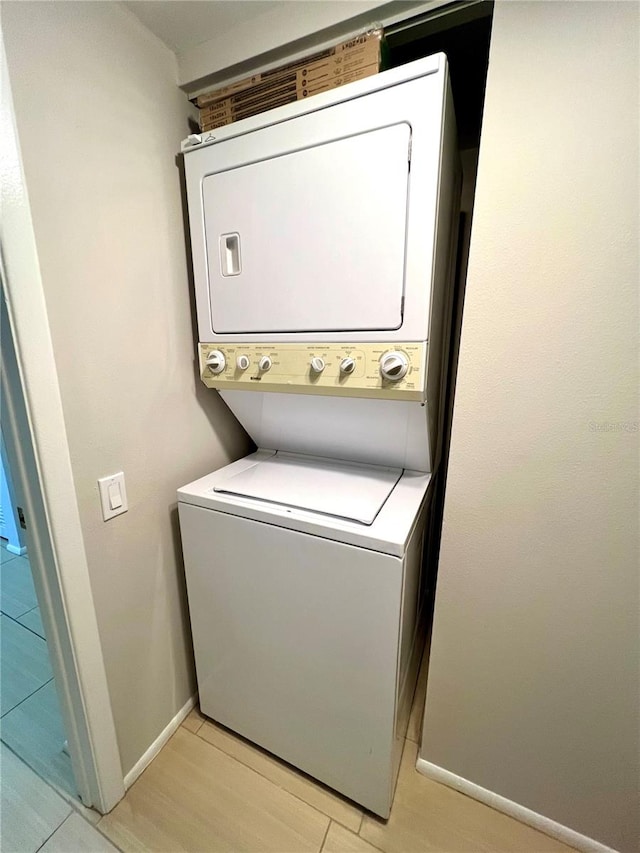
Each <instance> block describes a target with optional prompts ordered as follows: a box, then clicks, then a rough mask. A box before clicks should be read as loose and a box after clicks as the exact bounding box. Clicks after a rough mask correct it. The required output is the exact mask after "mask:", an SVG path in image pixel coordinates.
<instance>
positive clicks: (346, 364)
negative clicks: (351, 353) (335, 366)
mask: <svg viewBox="0 0 640 853" xmlns="http://www.w3.org/2000/svg"><path fill="white" fill-rule="evenodd" d="M355 369H356V360H355V358H350V357H349V358H343V359H342V361H341V362H340V373H345V374H349V373H353V371H354V370H355Z"/></svg>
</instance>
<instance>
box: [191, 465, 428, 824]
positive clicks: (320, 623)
mask: <svg viewBox="0 0 640 853" xmlns="http://www.w3.org/2000/svg"><path fill="white" fill-rule="evenodd" d="M430 482H431V476H430V475H429V474H423V473H418V472H410V471H403V470H402V469H395V468H387V467H374V466H368V465H358V464H352V463H344V462H336V461H332V460H328V459H321V458H312V457H308V456H301V455H297V454H291V453H275V452H272V451H264V450H261V451H258V452H257V453H254V454H252V455H251V456H248V457H246V458H244V459H241V460H240V461H238V462H235V463H233V464H232V465H229V466H227V467H225V468H223V469H221V470H219V471H216V472H214V473H213V474H209V475H208V476H207V477H203V478H202V479H200V480H197V481H196V482H194V483H191V484H189V485H188V486H184V487H183V488H182V489H180V490H179V492H178V497H179V513H180V528H181V532H182V540H183V549H184V559H185V568H186V577H187V592H188V597H189V609H190V612H191V625H192V630H193V640H194V647H195V649H196V668H197V676H198V687H199V691H200V706H201V708H202V711H203V713H204V714H206V715H207V716H209V717H211V718H212V719H214V720H216V721H218V722H219V723H222V724H223V725H225V726H228V727H229V728H231V729H233V730H234V731H236V732H238V733H239V734H241V735H243V736H244V737H246V738H248V739H249V740H251V741H253V742H254V743H257V744H259V745H260V746H263V747H264V748H266V749H268V750H269V751H270V752H273V753H275V754H276V755H278V756H280V757H281V758H283V759H284V760H286V761H288V762H290V763H291V764H293V765H295V766H296V767H299V768H300V769H302V770H304V771H305V772H306V773H309V774H310V775H312V776H314V777H315V778H316V779H319V780H320V781H322V782H324V783H326V784H327V785H329V786H330V787H332V788H334V789H335V790H337V791H340V792H341V793H343V794H344V795H346V796H347V797H350V798H351V799H353V800H355V801H356V802H358V803H360V804H362V805H363V806H365V807H366V808H368V809H370V810H371V811H373V812H376V813H377V814H379V815H382V816H383V817H387V816H388V815H389V811H390V808H391V802H392V799H393V791H394V787H395V781H396V778H397V772H398V766H399V762H400V756H401V750H402V744H403V741H404V734H405V731H406V724H407V719H408V714H409V709H410V703H411V699H412V694H413V687H414V684H415V671H416V669H417V665H418V655H419V643H418V642H417V641H416V637H417V631H418V623H419V618H418V617H419V614H418V612H417V607H418V602H419V599H420V597H419V589H418V587H419V583H420V567H421V557H422V546H423V536H424V523H423V522H424V516H425V513H426V510H427V503H428V499H429V497H430V492H429V484H430Z"/></svg>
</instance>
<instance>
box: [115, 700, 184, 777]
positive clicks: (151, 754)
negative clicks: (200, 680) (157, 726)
mask: <svg viewBox="0 0 640 853" xmlns="http://www.w3.org/2000/svg"><path fill="white" fill-rule="evenodd" d="M197 699H198V694H197V693H194V695H193V696H192V697H191V698H190V699H187V701H186V702H185V703H184V705H183V706H182V708H180V710H179V711H178V713H177V714H176V715H175V717H174V718H173V719H172V720H171V721H170V722H169V724H168V725H166V726H165V727H164V729H163V730H162V731H161V732H160V734H159V735H158V737H157V738H156V739H155V740H154V742H153V743H152V744H151V746H150V747H149V749H148V750H147V751H146V752H145V753H144V755H142V756H141V757H140V758H139V759H138V761H136V763H135V764H134V765H133V767H132V768H131V770H129V772H128V773H127V775H126V776H125V777H124V788H125V791H128V790H129V788H130V787H131V786H132V785H133V783H134V782H135V781H136V779H137V778H138V776H140V774H141V773H142V771H143V770H146V768H147V767H148V766H149V765H150V764H151V762H152V761H153V759H154V758H155V757H156V755H157V754H158V753H159V752H160V750H161V749H162V747H163V746H164V745H165V743H166V742H167V741H168V740H169V738H170V737H171V735H172V734H173V733H174V732H175V731H176V730H177V729H178V727H179V726H180V724H181V723H182V721H183V720H184V719H185V718H186V716H187V715H188V713H189V711H191V709H192V708H194V707H195V704H196V702H197Z"/></svg>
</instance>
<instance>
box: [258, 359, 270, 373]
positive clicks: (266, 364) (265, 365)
mask: <svg viewBox="0 0 640 853" xmlns="http://www.w3.org/2000/svg"><path fill="white" fill-rule="evenodd" d="M258 367H259V368H260V370H261V371H262V373H264V372H266V371H267V370H270V369H271V359H270V358H269V356H268V355H263V356H262V358H261V359H260V361H259V362H258Z"/></svg>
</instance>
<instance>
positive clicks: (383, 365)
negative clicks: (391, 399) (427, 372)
mask: <svg viewBox="0 0 640 853" xmlns="http://www.w3.org/2000/svg"><path fill="white" fill-rule="evenodd" d="M407 370H409V362H408V361H407V357H406V355H405V354H404V353H402V352H386V353H385V354H384V355H383V356H382V358H381V359H380V375H381V376H382V378H383V379H388V380H389V382H399V381H400V380H401V379H403V378H404V377H405V376H406V375H407Z"/></svg>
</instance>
